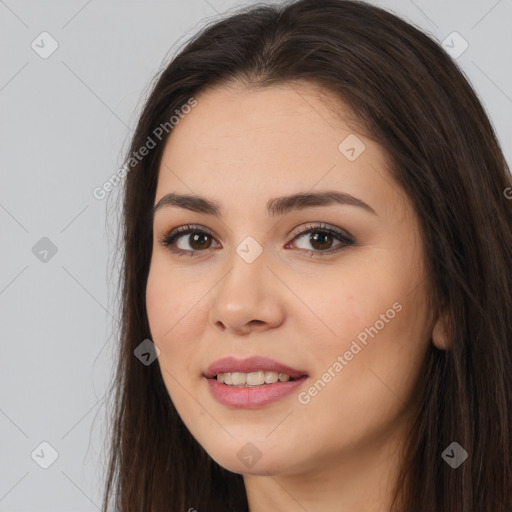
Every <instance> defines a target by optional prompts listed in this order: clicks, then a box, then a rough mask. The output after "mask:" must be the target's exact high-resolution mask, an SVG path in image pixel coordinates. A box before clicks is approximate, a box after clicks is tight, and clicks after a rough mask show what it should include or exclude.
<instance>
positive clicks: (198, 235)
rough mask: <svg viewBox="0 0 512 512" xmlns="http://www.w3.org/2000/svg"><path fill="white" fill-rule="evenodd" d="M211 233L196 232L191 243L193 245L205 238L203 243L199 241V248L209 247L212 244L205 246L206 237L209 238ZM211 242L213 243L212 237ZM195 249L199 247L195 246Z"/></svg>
mask: <svg viewBox="0 0 512 512" xmlns="http://www.w3.org/2000/svg"><path fill="white" fill-rule="evenodd" d="M209 236H210V235H208V234H207V233H194V234H193V235H192V240H191V242H190V245H191V246H192V247H194V246H193V244H195V243H196V242H197V241H198V240H203V243H201V242H199V249H205V248H206V249H207V248H208V247H209V245H210V244H208V245H207V246H206V247H204V240H205V239H208V238H209ZM210 243H211V239H210ZM194 249H197V247H194Z"/></svg>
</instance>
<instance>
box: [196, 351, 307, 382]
mask: <svg viewBox="0 0 512 512" xmlns="http://www.w3.org/2000/svg"><path fill="white" fill-rule="evenodd" d="M259 371H273V372H278V373H285V374H286V375H289V376H290V377H293V378H294V379H296V378H299V377H302V376H304V375H307V372H305V371H302V370H296V369H295V368H291V367H289V366H287V365H285V364H282V363H280V362H278V361H275V360H274V359H270V358H268V357H263V356H252V357H248V358H247V359H237V358H235V357H231V356H230V357H223V358H222V359H218V360H217V361H215V362H213V363H212V364H211V365H210V366H209V367H208V369H207V370H206V371H205V372H204V376H205V377H207V378H208V379H211V378H213V377H215V376H216V375H218V374H219V373H233V372H241V373H251V372H259Z"/></svg>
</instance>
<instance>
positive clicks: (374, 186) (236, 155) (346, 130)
mask: <svg viewBox="0 0 512 512" xmlns="http://www.w3.org/2000/svg"><path fill="white" fill-rule="evenodd" d="M195 98H196V100H197V105H196V106H195V107H194V108H193V109H191V111H190V112H189V113H188V114H186V115H184V116H183V117H182V118H181V119H180V121H179V123H178V124H177V125H176V126H175V127H174V128H173V131H172V132H171V135H170V136H169V137H168V140H167V142H166V146H165V149H164V153H163V156H162V160H161V165H160V169H159V180H158V188H157V194H156V196H157V197H156V201H155V202H158V199H159V198H160V197H162V196H163V195H164V194H166V193H168V192H170V191H179V192H182V193H192V194H194V193H196V194H199V195H210V196H211V195H216V196H220V195H221V194H222V196H223V197H224V198H225V199H226V200H227V201H231V202H233V201H236V200H237V199H238V200H240V201H244V200H246V199H249V198H254V197H255V196H257V195H258V194H261V198H262V200H263V198H264V197H268V196H274V195H279V194H285V193H294V192H297V191H304V190H310V189H312V188H333V187H334V188H337V189H339V190H342V191H344V192H347V193H353V194H354V195H360V196H361V195H364V196H365V201H366V202H368V203H372V202H373V203H374V208H375V209H376V210H378V209H379V208H380V209H382V208H383V207H384V204H383V203H384V202H385V198H384V197H383V193H384V194H393V193H395V194H396V193H397V191H396V186H395V185H394V184H393V183H392V178H391V176H390V174H389V171H388V170H387V169H386V166H387V162H386V155H385V154H384V152H383V150H382V148H381V147H380V146H379V145H378V144H377V143H375V142H374V141H372V140H370V139H369V138H367V137H366V136H365V135H364V134H363V133H361V132H360V131H358V130H359V129H358V128H357V127H356V126H355V125H356V123H355V122H354V117H353V114H352V113H351V112H350V111H349V109H348V108H346V107H344V105H343V104H342V103H341V102H340V100H339V99H338V98H336V97H335V96H334V95H333V94H332V93H330V92H329V91H327V90H321V89H319V88H318V87H316V86H314V85H309V84H304V83H300V84H297V83H294V84H285V85H278V86H268V87H264V88H257V89H256V88H247V87H244V86H242V85H232V86H218V87H215V88H210V89H206V90H205V91H203V92H202V93H200V94H198V95H197V96H196V97H195ZM345 113H346V115H344V114H345ZM346 141H348V142H346ZM349 146H352V147H353V148H355V151H356V153H355V155H356V158H355V159H353V155H354V152H352V154H350V153H349V154H348V155H349V156H350V157H351V158H348V157H347V154H346V153H345V152H344V151H346V150H347V149H349V150H350V149H351V148H350V147H349ZM392 189H395V190H392ZM208 191H216V192H217V193H213V194H212V193H210V194H208Z"/></svg>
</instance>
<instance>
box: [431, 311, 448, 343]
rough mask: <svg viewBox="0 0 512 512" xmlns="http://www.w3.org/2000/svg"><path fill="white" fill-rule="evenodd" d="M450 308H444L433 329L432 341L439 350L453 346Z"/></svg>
mask: <svg viewBox="0 0 512 512" xmlns="http://www.w3.org/2000/svg"><path fill="white" fill-rule="evenodd" d="M448 318H449V316H448V308H444V309H443V311H442V313H441V314H439V315H438V318H437V320H436V321H435V323H434V327H433V329H432V343H433V344H434V346H435V347H437V348H438V349H439V350H447V349H449V348H450V347H451V340H450V339H449V334H448V333H449V331H448Z"/></svg>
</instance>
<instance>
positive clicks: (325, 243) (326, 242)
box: [293, 224, 354, 256]
mask: <svg viewBox="0 0 512 512" xmlns="http://www.w3.org/2000/svg"><path fill="white" fill-rule="evenodd" d="M307 235H309V236H307ZM301 238H304V240H305V241H306V242H305V245H306V246H305V247H299V248H300V249H304V250H306V251H307V252H308V253H310V254H312V255H322V256H323V255H324V254H325V255H328V254H332V253H334V252H338V251H339V250H341V249H343V248H345V247H348V246H350V245H353V244H354V240H352V239H351V238H349V236H347V235H346V234H345V233H344V232H343V231H341V230H338V229H335V228H331V227H328V226H325V225H323V224H322V225H320V226H306V228H305V229H302V230H301V231H300V232H299V233H298V234H297V235H296V236H295V238H294V239H293V240H294V241H296V240H300V239H301ZM336 240H338V243H335V241H336ZM294 245H296V242H294ZM311 248H313V250H311Z"/></svg>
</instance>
